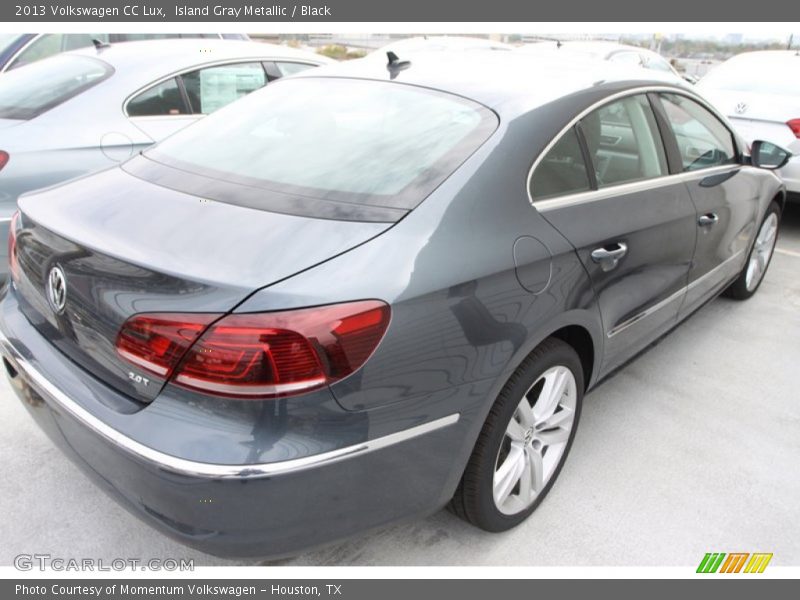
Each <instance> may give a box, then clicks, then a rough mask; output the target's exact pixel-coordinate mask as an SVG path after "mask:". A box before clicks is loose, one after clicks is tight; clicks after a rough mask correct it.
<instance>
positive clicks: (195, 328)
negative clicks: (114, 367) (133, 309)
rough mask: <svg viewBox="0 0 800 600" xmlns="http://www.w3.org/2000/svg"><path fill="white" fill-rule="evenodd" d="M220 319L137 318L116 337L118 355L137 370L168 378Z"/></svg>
mask: <svg viewBox="0 0 800 600" xmlns="http://www.w3.org/2000/svg"><path fill="white" fill-rule="evenodd" d="M220 316H221V315H216V314H192V313H189V314H179V313H164V314H144V315H136V316H134V317H131V318H130V319H128V320H127V321H126V322H125V324H124V325H123V326H122V330H121V331H120V332H119V334H118V335H117V352H118V353H119V354H120V356H122V358H124V359H125V360H127V361H128V362H131V363H133V364H135V365H136V366H137V367H140V368H142V369H144V370H145V371H148V372H150V373H155V374H156V375H158V376H160V377H163V378H165V379H166V378H167V377H169V376H170V375H171V374H172V371H173V369H174V368H175V367H176V366H177V364H178V362H179V361H180V360H181V357H183V355H184V354H185V353H186V351H187V350H188V349H189V347H190V346H191V345H192V344H193V343H194V341H195V340H196V339H197V338H198V336H199V335H200V334H201V333H203V331H204V330H205V328H206V327H208V325H209V324H210V323H212V322H213V321H215V320H216V319H219V318H220Z"/></svg>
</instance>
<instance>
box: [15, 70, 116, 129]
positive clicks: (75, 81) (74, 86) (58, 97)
mask: <svg viewBox="0 0 800 600" xmlns="http://www.w3.org/2000/svg"><path fill="white" fill-rule="evenodd" d="M112 72H113V69H112V68H111V67H110V66H109V65H107V64H106V63H104V62H102V61H100V60H96V59H93V58H89V57H85V56H54V57H52V58H50V59H47V60H43V61H39V62H36V63H33V64H31V65H28V66H26V67H25V68H24V69H15V70H13V71H9V72H7V73H5V74H4V75H3V80H2V85H1V86H0V118H2V119H25V120H27V119H32V118H34V117H36V116H38V115H40V114H42V113H43V112H45V111H48V110H50V109H51V108H54V107H56V106H58V105H59V104H61V103H62V102H65V101H67V100H69V99H70V98H73V97H74V96H77V95H78V94H81V93H83V92H85V91H86V90H87V89H89V88H90V87H92V86H94V85H97V84H98V83H100V82H101V81H102V80H103V79H105V78H107V77H108V76H109V75H111V73H112Z"/></svg>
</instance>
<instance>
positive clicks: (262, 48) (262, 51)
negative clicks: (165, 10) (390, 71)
mask: <svg viewBox="0 0 800 600" xmlns="http://www.w3.org/2000/svg"><path fill="white" fill-rule="evenodd" d="M70 55H72V56H87V57H92V58H96V59H99V60H101V61H103V62H105V63H107V64H109V65H111V67H113V68H114V70H115V76H114V78H113V79H115V80H117V82H118V83H119V82H120V79H123V78H124V79H126V80H127V84H128V85H129V86H131V91H133V89H135V88H137V87H141V86H144V85H147V84H149V83H151V82H153V81H155V80H156V79H159V78H161V77H164V76H167V75H169V74H171V73H176V72H180V71H183V70H186V69H191V68H194V67H199V66H202V65H205V64H213V63H215V62H227V61H230V60H238V59H244V60H247V59H254V60H273V59H274V60H295V61H301V62H313V63H316V64H329V63H331V62H333V61H332V60H331V59H329V58H327V57H325V56H321V55H318V54H314V53H311V52H304V51H302V50H296V49H294V48H289V47H287V46H279V45H276V44H265V43H260V42H247V41H241V40H213V39H212V40H210V39H169V40H145V41H137V42H122V43H118V44H109V45H107V46H103V47H100V48H94V47H90V48H82V49H80V50H73V51H71V52H66V53H64V54H62V55H61V56H70ZM45 60H46V59H45Z"/></svg>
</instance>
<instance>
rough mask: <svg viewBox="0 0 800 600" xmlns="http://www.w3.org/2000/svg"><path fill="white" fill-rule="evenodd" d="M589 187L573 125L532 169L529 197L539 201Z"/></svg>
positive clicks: (587, 175)
mask: <svg viewBox="0 0 800 600" xmlns="http://www.w3.org/2000/svg"><path fill="white" fill-rule="evenodd" d="M589 189H590V183H589V174H588V171H587V170H586V164H585V161H584V158H583V151H582V150H581V145H580V143H579V142H578V135H577V133H576V132H575V128H574V127H573V128H570V129H569V131H567V132H566V133H565V134H564V135H562V136H561V139H559V140H558V142H556V144H555V145H554V146H553V147H552V148H551V149H550V150H549V151H548V153H547V154H545V156H544V158H543V159H542V160H541V162H540V163H539V165H538V166H537V167H536V169H535V170H534V172H533V177H531V182H530V192H531V198H533V199H534V200H542V199H544V198H552V197H553V196H563V195H565V194H574V193H577V192H585V191H588V190H589Z"/></svg>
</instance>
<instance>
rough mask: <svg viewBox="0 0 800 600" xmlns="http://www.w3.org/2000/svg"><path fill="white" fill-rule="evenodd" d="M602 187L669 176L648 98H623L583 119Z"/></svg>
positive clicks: (582, 127)
mask: <svg viewBox="0 0 800 600" xmlns="http://www.w3.org/2000/svg"><path fill="white" fill-rule="evenodd" d="M581 129H582V131H583V134H584V136H585V138H586V146H587V148H588V150H589V156H590V157H591V160H592V162H593V164H594V169H595V174H596V177H597V186H598V187H599V188H603V187H608V186H610V185H617V184H620V183H627V182H631V181H640V180H643V179H651V178H653V177H659V176H661V175H667V174H668V172H669V170H668V167H667V157H666V153H665V151H664V145H663V143H662V141H661V136H660V134H659V131H658V126H657V124H656V119H655V115H654V114H653V110H652V108H651V107H650V102H649V100H648V99H647V96H645V95H643V94H638V95H636V96H629V97H627V98H622V99H621V100H617V101H615V102H611V103H610V104H606V105H605V106H602V107H601V108H598V109H597V110H595V111H593V112H591V113H589V114H588V115H587V116H585V117H584V118H583V119H581Z"/></svg>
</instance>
